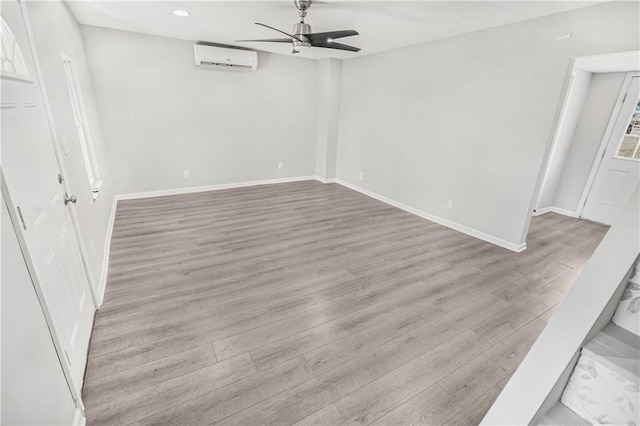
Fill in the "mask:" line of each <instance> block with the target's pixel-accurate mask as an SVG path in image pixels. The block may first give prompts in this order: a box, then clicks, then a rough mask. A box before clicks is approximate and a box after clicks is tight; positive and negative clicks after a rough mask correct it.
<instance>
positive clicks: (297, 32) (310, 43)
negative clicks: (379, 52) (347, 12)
mask: <svg viewBox="0 0 640 426" xmlns="http://www.w3.org/2000/svg"><path fill="white" fill-rule="evenodd" d="M293 3H294V4H295V5H296V8H297V9H298V15H300V22H298V23H296V24H294V25H293V34H289V33H286V32H284V31H281V30H279V29H277V28H273V27H270V26H269V25H265V24H261V23H260V22H256V25H260V26H262V27H266V28H269V29H272V30H274V31H277V32H279V33H281V34H284V35H286V36H287V38H270V39H262V40H237V41H239V42H266V43H292V45H293V51H292V52H291V53H293V54H295V53H300V51H299V50H296V48H300V47H307V48H309V47H324V48H325V49H338V50H346V51H349V52H359V51H360V49H359V48H357V47H354V46H349V45H347V44H342V43H336V42H335V39H338V38H343V37H349V36H354V35H358V32H357V31H355V30H340V31H328V32H324V33H312V32H311V25H309V24H307V23H305V22H304V18H305V16H307V10H309V8H310V7H311V0H293Z"/></svg>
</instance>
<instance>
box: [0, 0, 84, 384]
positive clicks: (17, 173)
mask: <svg viewBox="0 0 640 426" xmlns="http://www.w3.org/2000/svg"><path fill="white" fill-rule="evenodd" d="M1 16H2V70H1V74H0V79H1V83H2V96H1V111H2V117H1V119H2V135H1V137H2V139H1V140H2V151H1V161H2V168H3V171H4V176H5V179H6V184H7V187H8V190H9V193H10V194H9V195H10V197H11V199H12V201H13V205H14V208H15V210H16V212H15V213H16V216H17V217H21V218H22V227H23V236H24V239H25V243H26V245H27V247H28V251H29V255H30V257H31V258H32V260H33V263H34V267H35V269H36V272H37V275H38V278H39V282H40V285H41V287H42V289H41V290H42V294H43V296H44V303H45V305H46V309H47V310H48V311H49V313H50V315H51V318H52V322H53V326H54V328H55V331H56V334H57V335H58V336H59V338H60V340H61V342H60V343H61V345H62V348H63V350H64V354H61V357H62V358H63V359H61V362H66V363H68V365H69V370H70V371H71V375H72V381H73V383H74V385H75V386H76V389H80V388H81V386H82V380H83V375H84V368H85V364H86V356H87V349H88V346H89V337H90V334H91V327H92V323H93V314H94V312H95V306H94V304H93V300H92V298H91V294H90V289H89V286H88V282H87V277H86V274H85V271H84V266H83V263H82V259H81V257H80V252H79V248H78V244H77V240H76V236H75V234H74V230H73V226H72V222H71V217H70V213H69V207H67V206H66V205H65V202H64V199H65V192H64V189H63V186H62V184H60V183H59V180H58V176H59V169H58V164H57V161H56V156H55V151H54V145H53V139H52V136H51V131H50V127H49V122H48V118H47V114H46V112H45V108H44V103H43V97H42V94H41V88H40V87H39V85H38V81H37V78H36V74H35V67H34V60H33V56H32V54H31V50H30V47H29V43H28V38H27V32H26V29H25V25H24V21H23V19H22V15H21V11H20V5H19V4H18V3H17V1H16V0H7V1H4V0H3V1H2V10H1ZM25 355H27V354H25Z"/></svg>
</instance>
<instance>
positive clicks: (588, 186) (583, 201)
mask: <svg viewBox="0 0 640 426" xmlns="http://www.w3.org/2000/svg"><path fill="white" fill-rule="evenodd" d="M633 78H640V72H629V73H627V75H626V76H625V78H624V82H623V83H622V88H621V89H620V93H619V94H618V98H617V99H616V104H615V106H614V107H613V111H612V112H611V117H610V118H609V123H608V124H607V127H606V130H605V132H604V136H603V137H602V140H601V141H600V147H599V148H598V152H597V153H596V156H595V158H594V159H593V164H592V165H591V171H590V172H589V177H588V178H587V182H586V183H585V185H584V189H583V190H582V195H581V196H580V201H579V203H578V209H577V211H576V213H577V215H578V217H582V212H583V211H584V208H585V206H586V205H587V200H588V199H589V195H590V194H591V191H592V190H593V183H594V182H595V180H596V176H597V175H598V171H599V170H600V166H601V165H602V161H603V160H604V155H605V153H606V151H607V148H608V147H609V144H611V143H612V142H613V141H612V138H613V133H614V131H615V130H616V124H617V122H618V118H619V117H620V112H621V109H622V104H623V102H624V101H625V96H626V94H627V92H628V91H629V87H630V86H631V80H632V79H633ZM634 161H635V160H634Z"/></svg>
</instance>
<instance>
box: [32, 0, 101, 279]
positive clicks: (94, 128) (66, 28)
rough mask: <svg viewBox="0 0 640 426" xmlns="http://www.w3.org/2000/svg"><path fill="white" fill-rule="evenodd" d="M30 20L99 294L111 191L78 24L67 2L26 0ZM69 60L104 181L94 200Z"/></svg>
mask: <svg viewBox="0 0 640 426" xmlns="http://www.w3.org/2000/svg"><path fill="white" fill-rule="evenodd" d="M27 7H28V12H29V18H30V20H31V26H32V29H33V35H34V39H35V43H36V48H37V51H38V56H39V59H40V65H41V68H42V74H43V77H44V86H45V90H46V92H47V95H48V97H49V102H50V104H51V109H52V113H53V119H54V123H55V128H56V133H57V135H56V137H57V138H58V140H62V138H66V139H67V141H68V148H69V150H68V153H67V154H66V155H64V154H63V157H62V160H63V162H64V166H65V169H66V171H67V173H66V176H65V178H66V179H67V181H68V183H69V185H70V188H71V190H72V193H73V195H75V196H76V197H77V199H78V203H77V204H75V205H74V206H73V209H74V212H75V215H76V218H77V222H78V225H79V227H80V230H81V235H82V239H83V245H84V247H85V248H86V252H87V257H88V261H89V267H90V273H91V276H92V279H93V281H94V282H93V284H94V288H96V290H97V291H98V292H100V291H101V290H102V289H99V288H98V286H99V285H100V283H104V280H105V279H106V277H104V276H102V274H103V273H104V272H105V271H106V269H104V266H105V265H104V263H106V261H107V259H105V250H106V246H108V243H109V241H107V238H108V237H109V236H108V235H107V232H108V231H107V230H108V228H109V220H110V215H111V210H112V207H113V197H114V193H113V191H112V189H111V185H110V183H111V170H110V167H109V162H108V160H107V154H106V149H105V140H104V138H103V137H102V129H101V126H100V123H101V116H100V114H99V111H98V109H97V106H96V102H95V96H94V90H93V85H92V81H91V75H90V73H89V68H88V66H87V60H86V55H85V50H84V44H83V38H82V33H81V31H80V26H79V25H78V23H77V22H76V20H75V18H74V17H73V15H72V14H71V13H70V12H69V10H68V9H67V6H66V5H65V4H64V3H63V2H61V1H51V2H28V3H27ZM63 54H64V55H66V56H67V57H68V58H71V59H73V60H74V63H75V68H76V71H77V77H78V81H79V84H80V89H81V92H82V97H83V100H84V104H85V108H86V113H87V119H88V120H87V123H88V125H89V130H90V137H91V139H92V141H93V147H94V150H95V157H96V161H97V163H98V167H99V170H100V173H101V177H102V179H103V180H104V181H105V184H104V185H103V186H102V189H101V191H100V194H99V196H98V198H97V199H96V200H95V201H94V200H93V198H92V192H91V188H90V186H89V179H88V176H87V171H86V167H85V165H84V160H83V158H82V151H81V148H80V141H79V139H78V133H77V131H76V128H75V121H74V117H73V111H72V109H71V101H70V97H69V92H68V91H67V81H66V76H65V73H64V68H63V64H62V55H63Z"/></svg>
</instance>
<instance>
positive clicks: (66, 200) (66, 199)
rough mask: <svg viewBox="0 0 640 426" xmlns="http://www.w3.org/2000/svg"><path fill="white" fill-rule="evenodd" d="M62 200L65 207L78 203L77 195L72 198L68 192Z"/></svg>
mask: <svg viewBox="0 0 640 426" xmlns="http://www.w3.org/2000/svg"><path fill="white" fill-rule="evenodd" d="M62 200H63V201H64V205H65V206H66V205H67V204H69V203H73V204H75V203H76V202H77V201H78V199H77V198H76V196H75V195H72V196H71V197H69V196H68V195H67V193H66V192H65V193H64V198H63V199H62Z"/></svg>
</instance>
